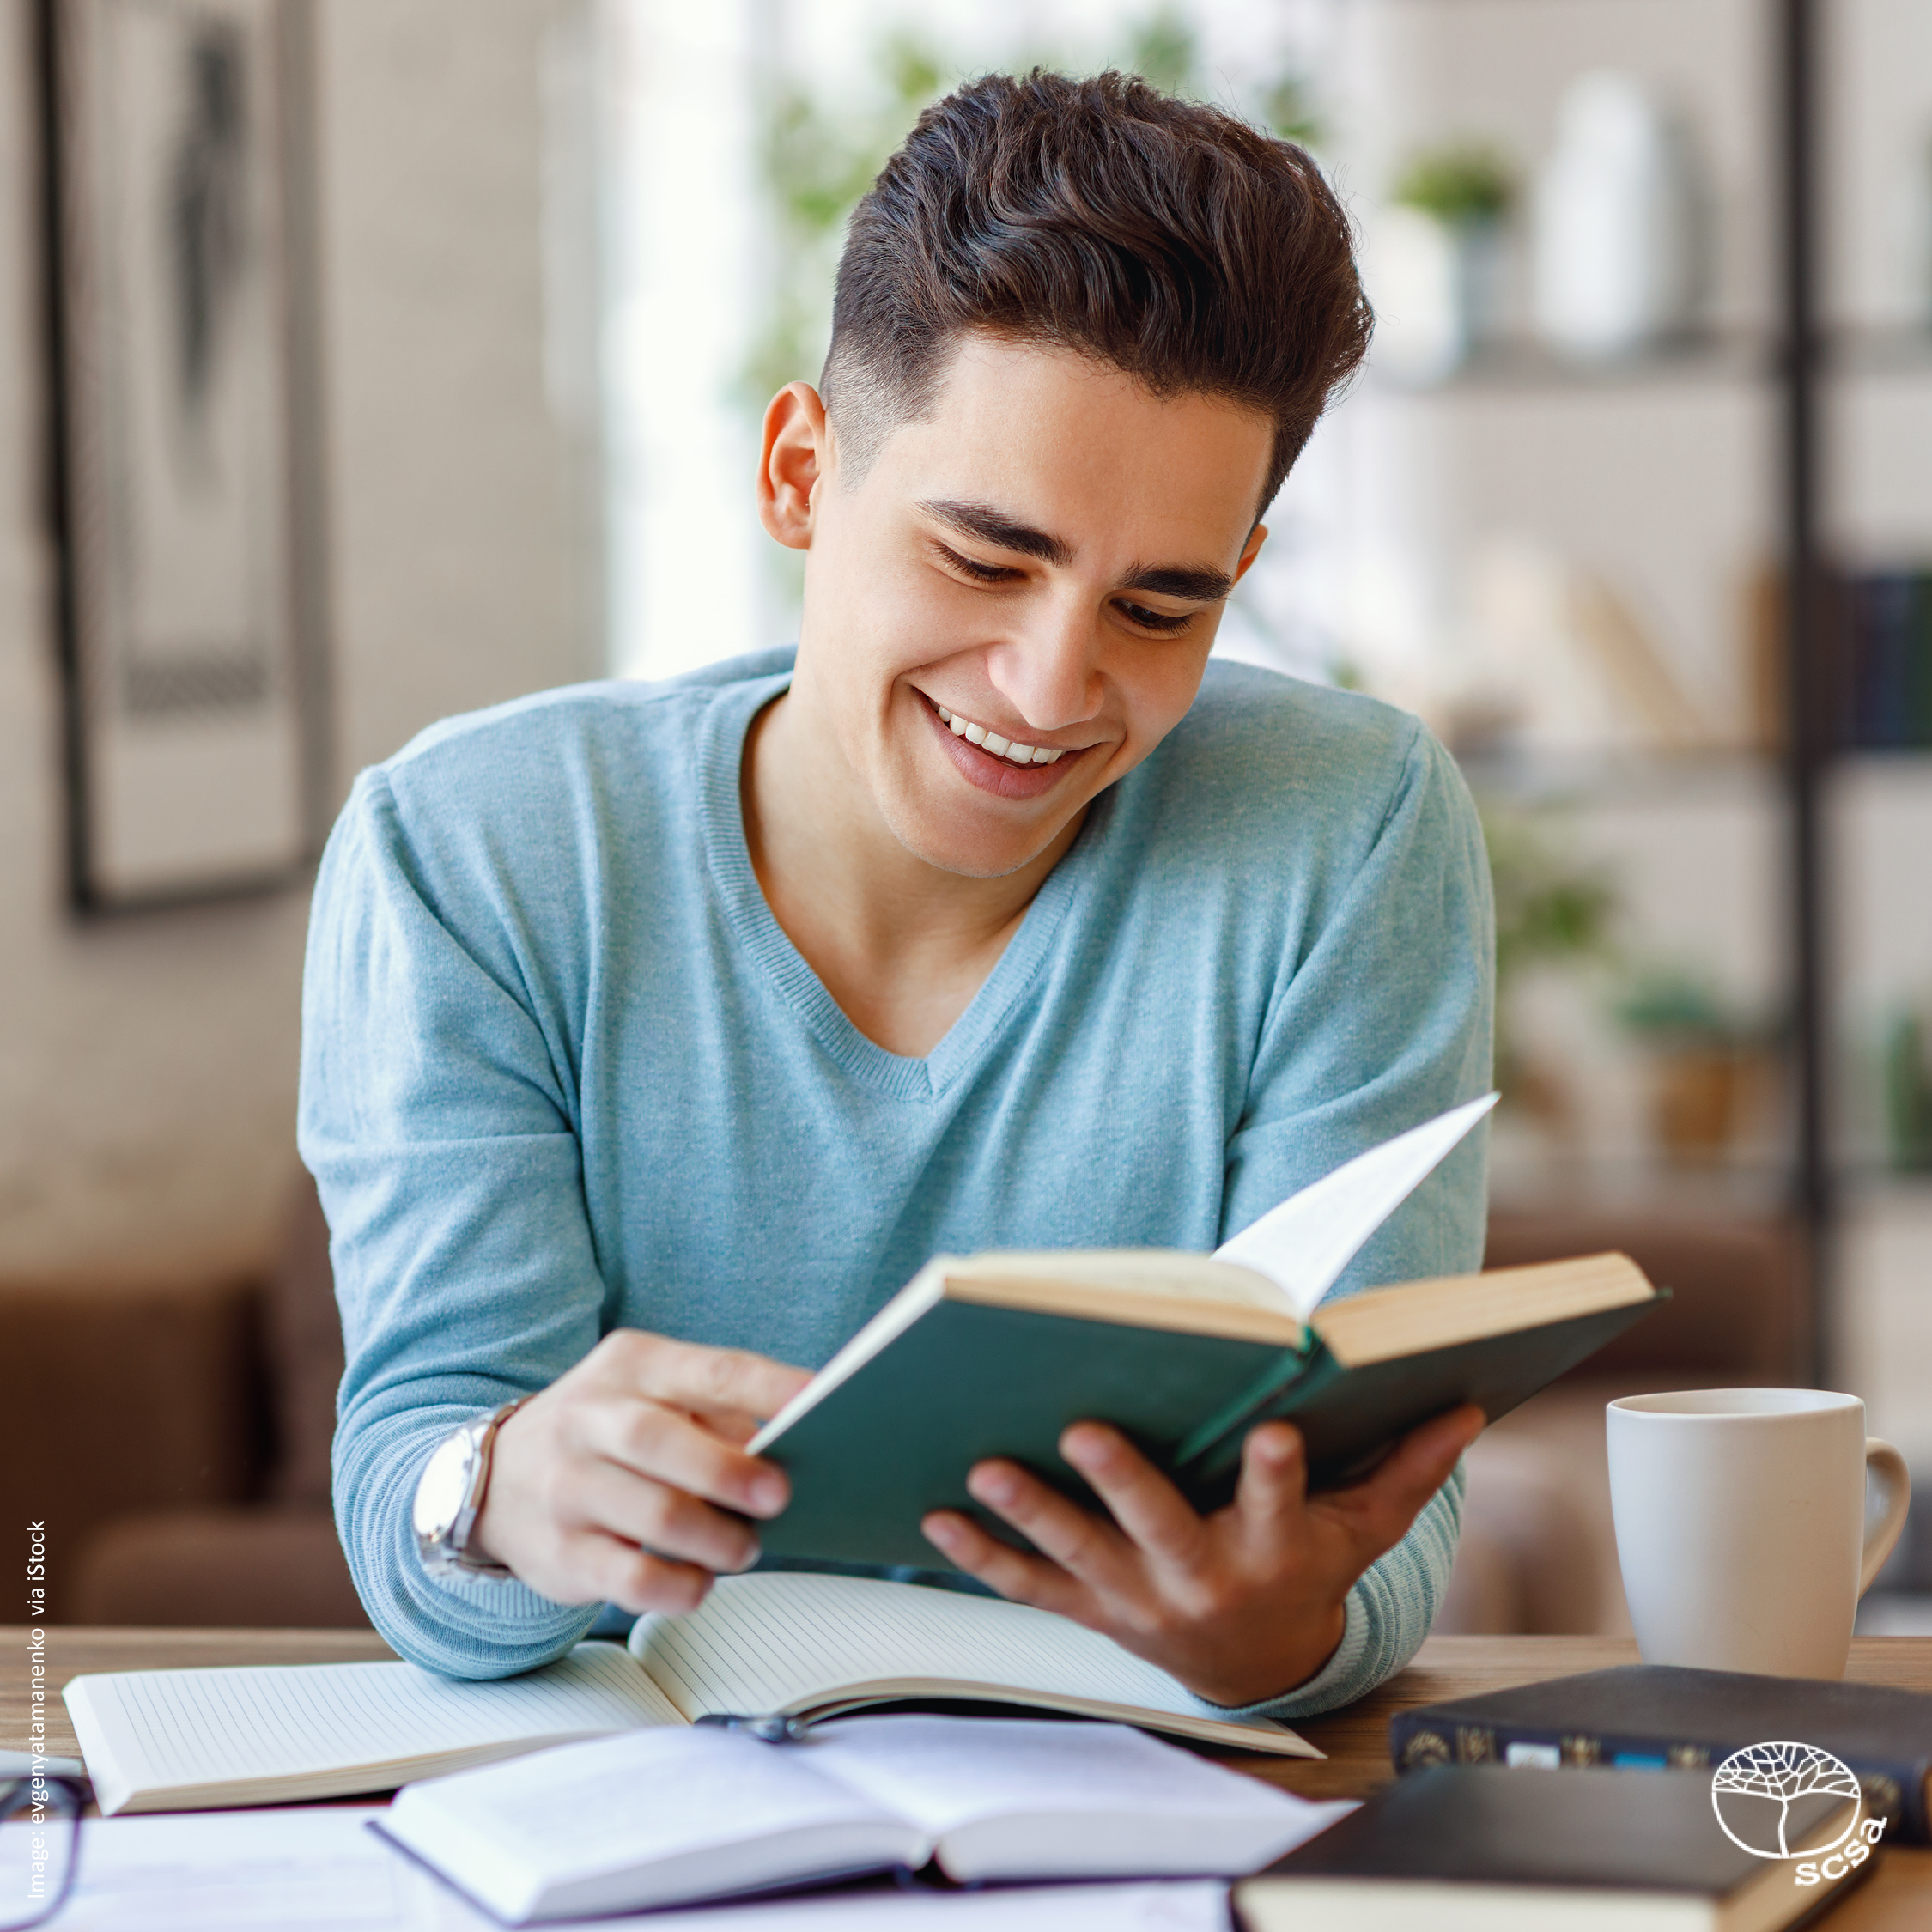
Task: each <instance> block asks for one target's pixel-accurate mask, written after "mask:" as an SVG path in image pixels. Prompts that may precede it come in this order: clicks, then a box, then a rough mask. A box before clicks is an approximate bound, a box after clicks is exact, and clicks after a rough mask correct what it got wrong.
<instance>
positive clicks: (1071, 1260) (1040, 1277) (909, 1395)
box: [751, 1102, 1662, 1570]
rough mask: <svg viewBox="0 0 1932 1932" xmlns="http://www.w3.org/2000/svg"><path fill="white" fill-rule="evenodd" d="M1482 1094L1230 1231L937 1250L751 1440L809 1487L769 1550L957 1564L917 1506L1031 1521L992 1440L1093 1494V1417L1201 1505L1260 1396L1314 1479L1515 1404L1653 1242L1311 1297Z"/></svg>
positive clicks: (1590, 1340) (1619, 1299)
mask: <svg viewBox="0 0 1932 1932" xmlns="http://www.w3.org/2000/svg"><path fill="white" fill-rule="evenodd" d="M1486 1110H1487V1103H1481V1102H1479V1103H1474V1105H1473V1107H1470V1108H1464V1109H1458V1110H1457V1111H1456V1113H1455V1114H1453V1115H1444V1116H1443V1118H1442V1120H1440V1121H1431V1122H1430V1123H1428V1124H1427V1125H1426V1126H1425V1127H1422V1128H1418V1129H1416V1130H1414V1132H1413V1133H1409V1134H1406V1135H1403V1136H1401V1137H1400V1139H1398V1140H1395V1141H1392V1142H1389V1143H1388V1144H1387V1145H1384V1146H1382V1147H1380V1148H1377V1149H1375V1150H1374V1151H1371V1152H1370V1153H1369V1154H1367V1155H1364V1156H1363V1157H1361V1158H1360V1159H1358V1160H1357V1161H1354V1162H1351V1163H1349V1164H1348V1166H1346V1167H1345V1168H1343V1169H1340V1170H1338V1171H1337V1172H1336V1173H1335V1174H1334V1175H1331V1176H1328V1177H1327V1179H1326V1180H1324V1181H1322V1182H1318V1183H1316V1185H1315V1187H1314V1188H1309V1189H1306V1190H1304V1191H1303V1194H1301V1195H1297V1197H1295V1199H1294V1200H1291V1201H1288V1202H1285V1203H1284V1204H1283V1206H1281V1207H1279V1208H1277V1209H1276V1210H1274V1211H1273V1213H1272V1214H1270V1215H1267V1216H1265V1217H1264V1218H1263V1219H1262V1221H1261V1222H1260V1223H1257V1224H1256V1225H1255V1228H1253V1229H1251V1230H1248V1232H1247V1233H1245V1234H1243V1235H1241V1236H1237V1237H1236V1239H1235V1240H1234V1241H1233V1242H1230V1243H1229V1244H1228V1245H1227V1246H1226V1247H1225V1248H1224V1249H1222V1250H1221V1252H1220V1254H1219V1255H1218V1256H1213V1257H1209V1256H1206V1255H1188V1254H1181V1253H1173V1252H1168V1251H1165V1250H1159V1249H1129V1250H1120V1251H1111V1252H1109V1251H1102V1252H1096V1253H1056V1254H992V1255H977V1256H975V1257H973V1258H971V1259H962V1258H959V1257H955V1256H951V1255H941V1256H939V1257H938V1258H937V1259H935V1260H933V1261H931V1262H929V1263H927V1266H926V1267H924V1268H922V1269H921V1270H920V1273H918V1274H917V1275H916V1276H915V1277H914V1279H913V1280H912V1281H911V1282H909V1283H908V1285H907V1286H906V1287H905V1288H903V1289H902V1290H901V1291H900V1292H899V1293H898V1294H897V1295H896V1296H895V1297H893V1299H892V1300H891V1301H890V1303H887V1304H886V1306H885V1307H884V1309H882V1310H881V1311H880V1312H879V1314H878V1315H876V1316H875V1317H874V1318H873V1319H872V1321H870V1322H868V1323H867V1324H866V1327H864V1328H863V1329H861V1330H860V1333H859V1334H857V1335H856V1336H854V1339H853V1340H851V1341H850V1342H849V1343H848V1345H847V1346H845V1347H844V1348H843V1349H841V1351H840V1352H839V1353H838V1354H837V1355H836V1356H835V1357H834V1358H833V1359H832V1360H831V1361H830V1362H829V1364H827V1365H826V1366H825V1368H824V1369H823V1370H821V1371H820V1372H819V1374H818V1375H817V1376H815V1377H814V1378H813V1379H812V1381H811V1383H810V1384H809V1385H808V1386H807V1387H806V1388H805V1389H804V1391H803V1392H802V1393H801V1394H799V1396H798V1397H797V1398H796V1399H795V1400H793V1401H792V1402H791V1403H790V1404H788V1405H787V1407H786V1408H785V1409H784V1410H783V1411H781V1413H779V1414H778V1415H777V1416H775V1417H774V1418H773V1419H772V1420H771V1421H770V1423H769V1424H768V1425H766V1427H765V1428H764V1429H763V1430H762V1431H761V1432H760V1433H759V1435H758V1436H757V1437H756V1438H755V1439H754V1441H753V1442H752V1443H751V1448H752V1449H753V1450H754V1451H755V1452H756V1453H757V1454H760V1455H769V1457H770V1458H771V1459H772V1461H775V1462H776V1463H778V1464H779V1465H780V1466H781V1467H783V1468H784V1469H785V1470H787V1473H789V1474H790V1476H791V1479H792V1502H791V1505H790V1507H789V1508H788V1509H787V1510H786V1511H785V1513H784V1514H783V1515H782V1516H779V1517H778V1518H776V1519H775V1521H773V1522H768V1523H761V1524H760V1525H759V1526H758V1535H759V1540H760V1542H761V1543H762V1546H763V1547H764V1549H765V1551H766V1552H767V1553H768V1554H769V1555H773V1556H779V1557H788V1558H809V1559H812V1560H816V1561H832V1562H843V1563H858V1564H907V1565H909V1566H911V1567H913V1568H915V1569H925V1570H942V1569H945V1567H947V1566H946V1564H945V1558H944V1557H943V1556H942V1555H941V1553H940V1552H939V1550H938V1548H937V1547H936V1546H934V1545H933V1544H931V1543H929V1542H928V1541H927V1540H926V1538H925V1536H924V1535H923V1534H921V1532H920V1527H919V1526H920V1518H921V1517H922V1516H924V1515H925V1514H926V1513H927V1511H928V1510H934V1509H956V1510H964V1511H966V1512H967V1513H968V1514H969V1515H971V1516H975V1517H976V1518H977V1519H978V1520H979V1521H981V1522H984V1523H986V1524H987V1527H988V1528H992V1529H993V1530H994V1531H995V1533H996V1534H1002V1535H1004V1536H1005V1537H1006V1538H1007V1539H1008V1540H1012V1535H1013V1532H1012V1530H1011V1529H1009V1528H1005V1526H1003V1525H1000V1524H999V1523H997V1522H996V1521H995V1520H994V1519H993V1518H991V1517H989V1516H987V1513H986V1512H985V1511H983V1510H981V1509H980V1508H979V1507H978V1505H976V1504H974V1503H973V1502H972V1501H971V1500H970V1499H969V1498H968V1496H967V1493H966V1486H965V1485H966V1475H967V1472H968V1471H969V1469H970V1468H971V1467H972V1465H973V1464H974V1463H975V1461H979V1460H980V1459H981V1458H982V1457H986V1456H991V1455H999V1456H1005V1457H1010V1458H1012V1460H1014V1461H1018V1462H1021V1463H1023V1464H1024V1465H1026V1466H1027V1467H1030V1468H1031V1469H1033V1470H1034V1471H1036V1473H1038V1474H1039V1475H1041V1476H1042V1477H1043V1478H1044V1479H1046V1480H1048V1482H1051V1483H1053V1484H1054V1485H1056V1486H1057V1487H1058V1488H1060V1490H1061V1491H1062V1492H1065V1493H1066V1494H1067V1495H1069V1496H1072V1497H1075V1498H1078V1499H1080V1500H1082V1501H1084V1502H1087V1503H1089V1504H1091V1503H1093V1502H1094V1498H1093V1497H1092V1494H1091V1491H1089V1490H1088V1488H1087V1486H1086V1485H1085V1483H1084V1481H1083V1479H1081V1478H1080V1476H1079V1475H1078V1473H1076V1472H1075V1471H1074V1470H1073V1469H1072V1467H1071V1466H1070V1465H1068V1464H1067V1463H1066V1461H1064V1460H1063V1459H1062V1458H1061V1456H1060V1451H1059V1448H1058V1443H1059V1439H1060V1433H1061V1431H1063V1430H1065V1429H1066V1426H1067V1425H1069V1424H1071V1423H1073V1422H1077V1421H1080V1420H1083V1419H1091V1420H1097V1421H1103V1422H1109V1423H1112V1424H1114V1425H1115V1426H1116V1427H1118V1428H1120V1429H1121V1430H1122V1431H1125V1432H1126V1433H1127V1436H1128V1437H1130V1438H1131V1439H1132V1440H1133V1441H1134V1442H1135V1443H1137V1444H1139V1447H1140V1448H1141V1449H1143V1450H1144V1451H1145V1453H1147V1454H1148V1455H1151V1457H1152V1458H1153V1460H1154V1461H1156V1462H1157V1463H1158V1464H1159V1465H1160V1466H1161V1467H1163V1468H1165V1469H1166V1470H1168V1471H1169V1472H1170V1473H1171V1474H1172V1476H1173V1477H1174V1479H1175V1480H1176V1482H1177V1483H1178V1484H1179V1485H1180V1486H1181V1488H1182V1490H1183V1492H1185V1493H1186V1494H1187V1495H1188V1498H1190V1499H1191V1500H1192V1501H1193V1502H1194V1504H1195V1505H1196V1506H1197V1507H1198V1508H1200V1509H1202V1510H1212V1509H1218V1508H1219V1507H1220V1506H1221V1505H1222V1504H1224V1503H1226V1502H1227V1501H1228V1499H1229V1498H1230V1497H1231V1496H1232V1494H1233V1492H1234V1486H1235V1483H1236V1478H1237V1476H1238V1473H1239V1467H1240V1458H1241V1449H1242V1443H1243V1441H1244V1440H1245V1438H1246V1437H1247V1434H1248V1431H1249V1430H1250V1429H1252V1428H1253V1427H1254V1426H1255V1425H1256V1424H1257V1423H1259V1422H1261V1421H1265V1420H1268V1419H1273V1418H1277V1417H1279V1418H1283V1419H1286V1420H1289V1421H1291V1422H1293V1423H1295V1424H1296V1425H1297V1426H1298V1427H1299V1428H1300V1429H1301V1431H1302V1432H1303V1437H1304V1440H1305V1443H1306V1445H1307V1449H1308V1455H1309V1467H1310V1473H1311V1476H1312V1479H1313V1480H1314V1481H1315V1483H1316V1484H1317V1485H1323V1486H1334V1485H1340V1484H1345V1483H1346V1482H1348V1481H1350V1480H1352V1479H1355V1478H1356V1477H1358V1476H1359V1475H1361V1474H1363V1473H1366V1472H1367V1471H1368V1470H1369V1469H1370V1468H1371V1467H1373V1466H1374V1464H1375V1463H1376V1461H1378V1460H1379V1459H1380V1457H1381V1456H1382V1455H1383V1454H1384V1453H1385V1452H1386V1451H1387V1449H1388V1448H1389V1447H1390V1445H1391V1444H1392V1443H1394V1441H1395V1440H1396V1438H1397V1437H1400V1436H1401V1435H1402V1434H1404V1433H1405V1432H1406V1431H1408V1430H1409V1429H1411V1428H1413V1427H1414V1426H1415V1425H1418V1424H1419V1423H1421V1422H1425V1421H1426V1420H1427V1419H1429V1418H1430V1417H1431V1416H1433V1415H1437V1414H1440V1413H1442V1412H1443V1411H1444V1410H1445V1409H1449V1408H1453V1407H1455V1406H1456V1405H1457V1404H1459V1403H1461V1402H1465V1401H1473V1402H1476V1403H1478V1404H1479V1405H1480V1406H1481V1407H1482V1408H1483V1410H1484V1412H1485V1413H1486V1414H1487V1415H1488V1416H1489V1417H1490V1418H1491V1419H1492V1420H1493V1419H1495V1418H1496V1417H1498V1416H1499V1415H1502V1414H1504V1413H1506V1412H1507V1411H1508V1410H1510V1409H1511V1408H1514V1407H1515V1406H1516V1404H1517V1403H1519V1402H1521V1401H1522V1400H1524V1399H1525V1398H1526V1397H1528V1396H1529V1395H1531V1394H1534V1393H1535V1391H1536V1390H1537V1389H1539V1388H1542V1387H1543V1386H1544V1385H1545V1384H1546V1382H1551V1381H1553V1380H1554V1379H1555V1378H1556V1377H1557V1376H1559V1375H1561V1374H1563V1373H1564V1370H1567V1369H1569V1368H1571V1367H1573V1366H1574V1365H1575V1364H1577V1363H1578V1362H1580V1361H1582V1360H1583V1358H1584V1357H1585V1356H1587V1355H1589V1354H1590V1353H1591V1352H1593V1351H1595V1349H1597V1348H1598V1347H1600V1346H1601V1345H1602V1344H1603V1343H1604V1342H1606V1341H1607V1340H1609V1339H1610V1338H1611V1337H1612V1336H1613V1335H1614V1334H1618V1333H1619V1331H1621V1330H1622V1329H1624V1328H1625V1327H1628V1326H1629V1325H1630V1324H1631V1322H1632V1321H1636V1320H1637V1318H1638V1316H1639V1315H1642V1314H1643V1312H1644V1311H1645V1310H1646V1309H1648V1308H1649V1307H1650V1306H1652V1305H1653V1304H1654V1303H1656V1302H1657V1301H1658V1300H1659V1299H1661V1298H1662V1297H1660V1296H1659V1295H1658V1293H1657V1291H1656V1290H1655V1289H1653V1288H1652V1286H1651V1285H1650V1284H1649V1281H1648V1280H1646V1279H1644V1277H1643V1273H1642V1272H1641V1271H1640V1270H1639V1269H1638V1268H1637V1266H1636V1265H1635V1263H1633V1262H1631V1261H1629V1260H1627V1259H1626V1258H1625V1256H1623V1255H1593V1256H1589V1257H1587V1258H1584V1259H1582V1260H1578V1261H1559V1262H1554V1263H1551V1264H1546V1265H1545V1266H1542V1267H1528V1268H1509V1269H1500V1270H1496V1271H1493V1272H1492V1273H1485V1274H1480V1275H1468V1276H1460V1277H1452V1278H1447V1279H1440V1280H1433V1281H1419V1282H1411V1283H1408V1284H1406V1285H1403V1286H1400V1287H1395V1288H1382V1289H1376V1290H1374V1291H1370V1292H1369V1293H1366V1294H1362V1295H1357V1296H1354V1297H1349V1298H1347V1299H1345V1300H1343V1301H1340V1302H1337V1303H1333V1304H1330V1305H1325V1306H1323V1305H1315V1304H1318V1303H1319V1302H1320V1297H1321V1294H1322V1293H1323V1292H1325V1291H1326V1290H1327V1287H1328V1285H1330V1284H1331V1283H1332V1282H1333V1280H1334V1278H1335V1276H1336V1275H1338V1274H1339V1273H1340V1271H1341V1269H1342V1268H1343V1267H1346V1265H1347V1261H1348V1260H1349V1258H1350V1257H1351V1256H1352V1255H1353V1254H1354V1253H1355V1251H1356V1249H1358V1248H1359V1247H1360V1245H1361V1243H1362V1242H1364V1240H1366V1239H1367V1237H1368V1236H1369V1234H1370V1233H1371V1232H1372V1231H1373V1230H1374V1229H1375V1227H1376V1226H1377V1225H1379V1224H1380V1223H1381V1222H1382V1219H1384V1218H1386V1216H1387V1215H1388V1212H1390V1211H1391V1210H1392V1209H1393V1208H1394V1206H1395V1204H1396V1202H1397V1201H1399V1200H1400V1199H1401V1198H1402V1197H1403V1196H1404V1195H1406V1194H1407V1193H1408V1191H1409V1189H1410V1188H1413V1186H1414V1185H1415V1184H1416V1182H1418V1181H1419V1180H1420V1179H1421V1178H1422V1176H1423V1175H1425V1174H1426V1173H1427V1172H1428V1171H1429V1170H1430V1169H1431V1168H1432V1167H1433V1166H1434V1165H1435V1164H1436V1163H1437V1161H1438V1160H1440V1158H1441V1157H1442V1156H1443V1153H1445V1152H1447V1151H1448V1149H1449V1147H1450V1146H1452V1145H1455V1141H1456V1140H1457V1139H1461V1135H1462V1133H1465V1132H1467V1129H1468V1127H1470V1126H1472V1125H1473V1123H1474V1121H1476V1119H1478V1118H1479V1116H1480V1114H1481V1113H1483V1112H1486ZM1304 1309H1306V1310H1308V1312H1306V1313H1305V1314H1304V1312H1303V1310H1304Z"/></svg>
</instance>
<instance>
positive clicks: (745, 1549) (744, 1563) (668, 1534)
mask: <svg viewBox="0 0 1932 1932" xmlns="http://www.w3.org/2000/svg"><path fill="white" fill-rule="evenodd" d="M577 1490H578V1493H577V1495H576V1497H575V1498H574V1507H575V1510H577V1512H578V1513H579V1515H580V1519H581V1521H582V1522H584V1523H585V1524H586V1525H588V1526H591V1527H592V1528H594V1529H595V1530H596V1531H597V1532H598V1533H600V1534H605V1535H610V1536H615V1537H616V1538H617V1539H618V1540H621V1541H623V1542H625V1543H631V1544H640V1545H641V1546H643V1548H644V1549H645V1550H646V1551H647V1552H650V1553H651V1554H653V1555H656V1556H662V1557H671V1558H681V1559H683V1560H684V1561H686V1562H689V1563H694V1564H701V1565H702V1567H703V1568H704V1569H706V1570H708V1571H737V1570H749V1569H750V1567H751V1565H752V1564H754V1563H756V1561H757V1560H758V1539H757V1537H756V1535H755V1534H753V1532H752V1531H751V1529H750V1527H749V1526H748V1525H747V1524H745V1523H744V1522H740V1521H739V1520H738V1518H737V1517H736V1516H726V1514H725V1513H724V1511H723V1510H714V1509H713V1508H712V1506H711V1505H710V1504H708V1503H703V1502H701V1501H699V1499H698V1498H696V1497H695V1496H690V1495H687V1494H686V1493H685V1492H683V1490H681V1489H674V1488H671V1486H669V1485H666V1484H665V1483H661V1482H651V1481H647V1480H643V1479H640V1478H638V1477H637V1476H635V1475H633V1474H631V1473H630V1472H629V1471H628V1470H625V1469H620V1468H618V1467H617V1465H616V1464H615V1463H610V1462H592V1463H591V1464H589V1465H588V1466H587V1467H586V1468H585V1470H584V1471H583V1473H581V1475H580V1477H579V1478H578V1482H577Z"/></svg>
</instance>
